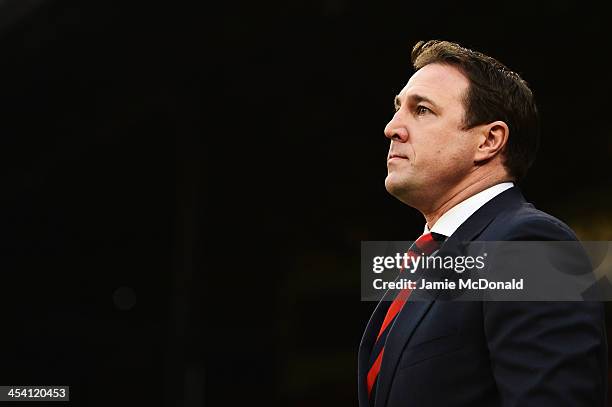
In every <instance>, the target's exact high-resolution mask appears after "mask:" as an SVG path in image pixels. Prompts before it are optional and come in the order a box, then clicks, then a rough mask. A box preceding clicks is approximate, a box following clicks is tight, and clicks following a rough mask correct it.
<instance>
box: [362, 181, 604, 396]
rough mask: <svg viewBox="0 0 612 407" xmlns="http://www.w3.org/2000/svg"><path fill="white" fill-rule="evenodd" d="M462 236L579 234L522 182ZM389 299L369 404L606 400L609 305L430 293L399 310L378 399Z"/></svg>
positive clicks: (378, 319) (370, 337)
mask: <svg viewBox="0 0 612 407" xmlns="http://www.w3.org/2000/svg"><path fill="white" fill-rule="evenodd" d="M453 238H454V239H455V240H456V241H466V242H467V241H473V240H483V241H507V240H576V237H575V235H574V233H573V232H572V231H571V229H570V228H569V227H568V226H567V225H565V224H564V223H563V222H561V221H559V220H558V219H556V218H554V217H552V216H550V215H548V214H546V213H544V212H541V211H539V210H537V209H535V207H534V206H533V205H531V204H529V203H527V202H526V201H525V199H524V198H523V196H522V194H521V192H520V191H519V189H518V188H517V187H514V188H510V189H508V190H506V191H504V192H502V193H501V194H500V195H498V196H496V197H495V198H493V199H492V200H491V201H489V202H487V203H486V204H485V205H484V206H483V207H481V208H480V209H479V210H478V211H477V212H475V213H474V214H473V215H472V216H471V217H470V218H469V219H468V220H467V221H466V222H464V223H463V224H462V225H461V226H460V227H459V229H457V231H456V232H455V233H454V234H453ZM442 250H444V247H443V248H442V249H441V251H442ZM388 306H389V302H381V303H379V304H378V306H377V308H376V310H375V311H374V313H373V315H372V317H371V318H370V321H369V323H368V325H367V327H366V331H365V333H364V335H363V339H362V341H361V345H360V348H359V361H358V365H359V368H358V376H359V377H358V380H359V383H358V391H359V405H360V407H365V406H370V405H372V407H427V406H436V407H452V406H457V407H459V406H461V407H467V406H470V407H473V406H504V407H506V406H517V407H518V406H520V407H527V406H534V407H545V406H555V407H558V406H572V407H582V406H584V407H587V406H588V407H594V406H598V407H599V406H604V405H605V403H606V393H607V344H606V336H605V321H604V309H603V304H601V303H598V302H485V301H482V302H477V301H474V302H452V301H440V300H429V301H418V302H408V303H406V305H405V306H404V308H403V309H402V311H401V312H400V314H399V315H398V317H397V319H396V321H395V323H394V325H393V327H392V329H391V331H390V333H389V336H388V338H387V342H386V344H385V353H384V357H383V361H382V365H381V369H380V373H379V376H378V382H377V388H376V392H375V400H373V404H370V402H369V401H368V395H367V389H366V375H367V371H368V368H369V366H368V363H369V358H370V350H371V347H372V346H373V344H374V340H375V338H376V335H377V333H378V329H379V328H380V325H381V323H382V319H383V318H384V316H385V313H386V311H387V308H388Z"/></svg>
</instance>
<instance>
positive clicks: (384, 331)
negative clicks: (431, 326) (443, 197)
mask: <svg viewBox="0 0 612 407" xmlns="http://www.w3.org/2000/svg"><path fill="white" fill-rule="evenodd" d="M445 238H446V236H443V235H440V234H437V233H426V234H424V235H422V236H421V237H419V238H418V239H417V240H416V242H414V244H413V245H412V246H411V247H410V249H408V257H411V258H414V259H416V258H417V257H419V256H421V254H423V255H425V256H429V255H430V254H432V253H433V252H435V251H436V250H438V249H439V248H440V243H441V242H442V241H444V239H445ZM402 271H403V268H402ZM400 272H401V271H400ZM411 292H412V290H410V289H409V288H406V289H403V290H402V291H400V292H399V294H397V297H395V299H394V300H393V302H391V305H390V306H389V309H387V315H385V319H384V320H383V323H382V325H381V327H380V330H379V331H378V336H377V337H376V342H375V344H374V347H373V348H372V349H373V351H372V356H371V358H370V370H369V371H368V376H367V385H368V397H371V394H372V388H373V387H374V383H375V382H376V379H377V378H378V373H379V372H380V364H381V362H382V358H383V353H384V351H385V347H384V342H385V340H386V339H387V335H388V333H389V330H390V329H391V326H392V325H393V321H394V320H395V317H396V316H397V314H399V312H400V311H401V310H402V308H403V307H404V304H406V300H408V297H410V293H411ZM379 342H380V343H379ZM372 360H373V361H372Z"/></svg>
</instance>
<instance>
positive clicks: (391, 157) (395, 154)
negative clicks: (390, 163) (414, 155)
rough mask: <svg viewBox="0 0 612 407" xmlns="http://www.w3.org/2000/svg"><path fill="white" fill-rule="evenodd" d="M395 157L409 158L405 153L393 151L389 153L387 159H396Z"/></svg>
mask: <svg viewBox="0 0 612 407" xmlns="http://www.w3.org/2000/svg"><path fill="white" fill-rule="evenodd" d="M394 158H401V159H404V160H407V159H408V157H406V156H405V155H402V154H398V153H391V154H389V156H388V157H387V160H392V159H394Z"/></svg>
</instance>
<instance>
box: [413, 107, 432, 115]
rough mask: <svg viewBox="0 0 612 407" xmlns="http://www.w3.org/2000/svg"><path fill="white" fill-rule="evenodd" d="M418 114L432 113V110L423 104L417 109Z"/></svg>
mask: <svg viewBox="0 0 612 407" xmlns="http://www.w3.org/2000/svg"><path fill="white" fill-rule="evenodd" d="M415 112H416V114H417V116H423V115H424V114H425V113H431V110H429V109H428V108H426V107H425V106H423V105H418V106H417V107H416V109H415Z"/></svg>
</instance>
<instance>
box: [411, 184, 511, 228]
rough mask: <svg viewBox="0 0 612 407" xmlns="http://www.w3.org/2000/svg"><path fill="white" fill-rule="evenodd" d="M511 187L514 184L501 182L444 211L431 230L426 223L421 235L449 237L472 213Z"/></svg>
mask: <svg viewBox="0 0 612 407" xmlns="http://www.w3.org/2000/svg"><path fill="white" fill-rule="evenodd" d="M513 186H514V183H512V182H502V183H501V184H497V185H493V186H492V187H489V188H487V189H485V190H484V191H480V192H479V193H477V194H475V195H472V196H471V197H469V198H468V199H466V200H464V201H462V202H459V203H458V204H457V205H455V206H453V207H452V208H450V209H449V210H448V211H446V212H445V213H444V214H443V215H442V216H441V217H440V219H438V221H437V222H436V223H435V224H434V225H433V228H431V230H429V227H428V226H427V223H426V224H425V229H424V232H423V233H424V234H425V233H429V232H434V233H440V234H441V235H444V236H451V235H452V234H453V233H455V231H456V230H457V229H458V228H459V226H461V224H462V223H463V222H465V221H466V220H467V219H468V218H469V217H470V216H472V214H473V213H474V212H476V211H477V210H478V209H480V207H481V206H483V205H484V204H486V203H487V202H489V201H490V200H491V199H493V198H495V197H496V196H497V195H499V194H501V193H502V192H504V191H505V190H507V189H509V188H512V187H513Z"/></svg>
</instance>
